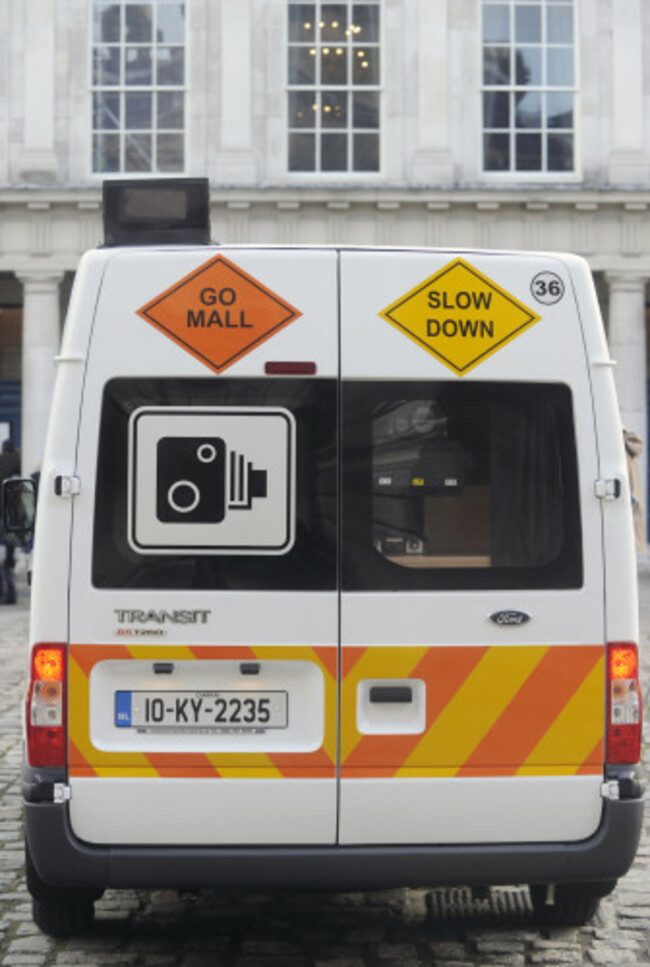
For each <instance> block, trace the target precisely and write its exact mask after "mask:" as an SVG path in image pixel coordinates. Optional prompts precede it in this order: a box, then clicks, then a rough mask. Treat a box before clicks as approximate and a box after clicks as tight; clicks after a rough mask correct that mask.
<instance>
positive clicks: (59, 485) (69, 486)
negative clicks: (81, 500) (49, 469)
mask: <svg viewBox="0 0 650 967" xmlns="http://www.w3.org/2000/svg"><path fill="white" fill-rule="evenodd" d="M54 493H55V494H56V496H57V497H76V496H77V494H80V493H81V479H80V478H79V477H75V476H73V475H68V476H65V475H61V474H59V475H58V476H56V477H55V478H54Z"/></svg>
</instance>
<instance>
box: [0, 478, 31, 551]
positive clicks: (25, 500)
mask: <svg viewBox="0 0 650 967" xmlns="http://www.w3.org/2000/svg"><path fill="white" fill-rule="evenodd" d="M35 520H36V484H35V483H34V481H33V480H28V479H27V480H20V479H17V478H10V479H9V480H5V481H4V483H3V485H2V522H3V525H4V532H5V535H6V536H7V537H8V536H9V535H11V537H12V538H13V542H14V544H17V545H18V547H24V546H25V544H29V542H30V541H31V540H32V538H33V536H34V522H35Z"/></svg>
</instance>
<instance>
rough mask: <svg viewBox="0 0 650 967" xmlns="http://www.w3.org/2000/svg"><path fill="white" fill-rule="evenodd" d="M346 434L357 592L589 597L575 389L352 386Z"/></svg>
mask: <svg viewBox="0 0 650 967" xmlns="http://www.w3.org/2000/svg"><path fill="white" fill-rule="evenodd" d="M343 422H344V486H343V507H344V516H343V533H344V558H343V560H344V585H345V586H346V587H347V588H348V589H355V588H356V589H359V590H361V589H368V590H370V589H388V588H393V589H409V588H412V589H420V588H434V587H445V588H454V587H458V588H465V587H472V588H482V587H485V588H494V587H504V588H505V587H531V588H534V587H577V586H580V584H581V583H582V556H581V541H580V509H579V503H578V490H577V474H576V456H575V439H574V432H573V411H572V401H571V394H570V391H569V390H568V388H567V387H565V386H560V385H555V384H531V383H521V384H506V383H492V382H474V383H472V382H463V383H450V382H441V383H420V382H417V383H416V382H399V383H395V382H385V383H382V384H377V383H373V384H367V383H348V384H346V385H345V386H344V405H343Z"/></svg>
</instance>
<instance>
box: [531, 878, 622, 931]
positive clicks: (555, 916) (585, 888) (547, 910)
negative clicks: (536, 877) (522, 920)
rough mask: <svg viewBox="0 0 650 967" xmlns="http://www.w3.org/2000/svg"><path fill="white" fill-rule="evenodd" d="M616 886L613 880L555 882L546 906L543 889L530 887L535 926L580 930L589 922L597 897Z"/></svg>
mask: <svg viewBox="0 0 650 967" xmlns="http://www.w3.org/2000/svg"><path fill="white" fill-rule="evenodd" d="M615 886H616V881H615V880H607V881H605V880H604V881H602V882H597V883H558V885H557V886H556V887H555V896H554V902H553V903H547V902H546V900H547V892H548V891H547V887H546V885H544V884H535V885H534V886H531V887H530V899H531V902H532V904H533V910H534V912H535V919H536V920H537V922H538V923H541V924H546V925H548V926H558V927H559V926H566V927H582V926H584V924H586V923H589V921H590V920H592V919H593V918H594V917H595V915H596V912H597V910H598V905H599V903H600V900H601V897H604V896H607V894H608V893H611V892H612V890H613V889H614V887H615Z"/></svg>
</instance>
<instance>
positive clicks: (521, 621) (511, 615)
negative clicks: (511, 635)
mask: <svg viewBox="0 0 650 967" xmlns="http://www.w3.org/2000/svg"><path fill="white" fill-rule="evenodd" d="M490 621H493V622H494V624H495V625H499V627H501V628H504V627H512V626H513V625H525V624H526V622H527V621H530V615H529V614H526V612H525V611H495V612H494V613H493V614H491V615H490Z"/></svg>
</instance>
